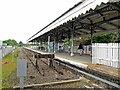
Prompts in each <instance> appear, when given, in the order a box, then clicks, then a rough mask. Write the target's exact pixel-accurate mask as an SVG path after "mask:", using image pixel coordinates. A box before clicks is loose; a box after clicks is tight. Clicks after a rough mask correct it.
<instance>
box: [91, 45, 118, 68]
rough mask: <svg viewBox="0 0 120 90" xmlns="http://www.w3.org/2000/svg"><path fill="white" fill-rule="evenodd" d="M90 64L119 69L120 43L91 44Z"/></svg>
mask: <svg viewBox="0 0 120 90" xmlns="http://www.w3.org/2000/svg"><path fill="white" fill-rule="evenodd" d="M92 63H93V64H97V63H98V64H104V65H107V66H112V67H116V68H120V43H93V44H92Z"/></svg>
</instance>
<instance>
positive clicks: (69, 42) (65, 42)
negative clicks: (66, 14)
mask: <svg viewBox="0 0 120 90" xmlns="http://www.w3.org/2000/svg"><path fill="white" fill-rule="evenodd" d="M71 44H72V42H71V40H70V41H69V40H68V39H65V40H64V45H65V46H69V45H71Z"/></svg>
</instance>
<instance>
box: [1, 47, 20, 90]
mask: <svg viewBox="0 0 120 90" xmlns="http://www.w3.org/2000/svg"><path fill="white" fill-rule="evenodd" d="M18 53H19V49H18V48H17V49H15V51H14V61H13V62H12V52H11V53H9V54H8V55H6V56H5V57H4V58H3V62H5V61H8V64H2V81H4V80H5V79H8V77H9V76H10V75H11V74H12V73H13V71H15V69H16V62H17V54H18ZM10 86H11V83H10V82H9V81H8V82H7V80H5V82H3V83H2V87H3V88H9V87H10Z"/></svg>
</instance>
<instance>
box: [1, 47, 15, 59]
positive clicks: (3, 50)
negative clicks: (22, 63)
mask: <svg viewBox="0 0 120 90" xmlns="http://www.w3.org/2000/svg"><path fill="white" fill-rule="evenodd" d="M12 50H13V47H11V46H8V47H6V48H3V49H2V56H3V57H4V56H5V55H7V54H9V53H10V52H12Z"/></svg>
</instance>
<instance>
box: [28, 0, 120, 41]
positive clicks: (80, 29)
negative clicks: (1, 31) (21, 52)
mask: <svg viewBox="0 0 120 90" xmlns="http://www.w3.org/2000/svg"><path fill="white" fill-rule="evenodd" d="M87 1H91V2H85V1H84V2H82V3H80V2H79V3H78V4H76V5H75V6H74V7H72V8H73V9H74V8H75V7H77V9H76V10H77V11H79V12H78V13H79V14H78V13H77V14H78V17H76V15H77V14H74V15H73V16H74V18H72V17H73V16H72V17H69V16H70V15H71V13H69V14H68V15H69V16H67V15H66V16H65V17H60V18H58V20H57V19H56V21H57V22H56V21H55V22H53V23H51V24H50V25H49V26H48V27H46V28H43V29H42V30H40V31H39V32H38V33H36V34H35V35H33V36H32V37H31V38H29V40H28V41H29V42H32V41H47V37H48V36H51V40H54V39H56V40H57V41H60V40H63V39H65V38H70V37H71V33H72V32H73V33H74V37H82V36H88V35H91V33H94V34H99V33H108V32H115V31H119V30H120V25H119V23H118V22H120V6H119V5H120V1H119V0H118V1H119V2H107V3H103V2H102V3H101V2H99V5H97V6H93V7H92V8H91V9H89V11H86V13H85V14H83V13H81V12H82V11H83V10H84V9H82V8H85V7H86V6H87V5H88V6H89V7H90V5H93V4H95V1H98V0H87ZM99 1H100V0H99ZM106 1H107V0H106ZM110 1H111V0H110ZM100 3H101V4H100ZM79 5H80V6H81V7H78V6H79ZM72 8H71V9H72ZM74 10H75V9H74ZM74 10H73V11H74ZM76 10H75V11H76ZM80 10H82V11H81V12H80ZM75 11H74V12H72V13H75ZM77 11H76V12H77ZM66 17H68V18H66ZM71 18H72V19H71ZM70 19H71V20H70ZM65 20H66V21H65ZM61 21H62V22H61Z"/></svg>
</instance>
